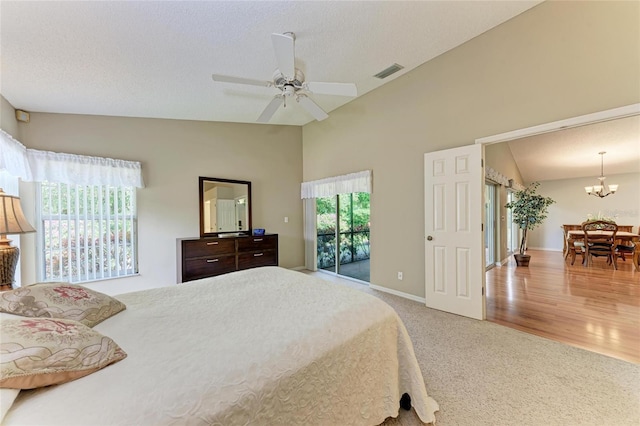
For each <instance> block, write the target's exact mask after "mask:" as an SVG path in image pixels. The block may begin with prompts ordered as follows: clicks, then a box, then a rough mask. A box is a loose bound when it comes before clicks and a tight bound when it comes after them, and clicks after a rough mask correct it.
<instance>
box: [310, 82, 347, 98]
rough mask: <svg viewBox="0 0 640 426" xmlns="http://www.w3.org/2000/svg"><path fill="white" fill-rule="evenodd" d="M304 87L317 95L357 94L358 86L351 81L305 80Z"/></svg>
mask: <svg viewBox="0 0 640 426" xmlns="http://www.w3.org/2000/svg"><path fill="white" fill-rule="evenodd" d="M305 89H307V90H308V91H310V92H311V93H317V94H319V95H338V96H351V97H355V96H358V88H357V87H356V85H355V84H353V83H320V82H312V81H310V82H307V83H305Z"/></svg>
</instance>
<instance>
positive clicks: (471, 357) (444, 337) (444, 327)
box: [311, 273, 640, 426]
mask: <svg viewBox="0 0 640 426" xmlns="http://www.w3.org/2000/svg"><path fill="white" fill-rule="evenodd" d="M311 274H313V275H316V276H317V277H319V278H323V279H327V280H328V281H333V282H337V283H340V284H343V285H348V286H350V287H353V288H355V289H358V290H360V291H364V292H367V293H370V294H372V295H374V296H376V297H379V298H380V299H382V300H384V301H385V302H387V303H388V304H389V305H391V306H392V307H393V308H394V309H395V310H396V312H398V315H399V316H400V317H401V318H402V321H403V322H404V324H405V326H406V327H407V330H408V332H409V335H410V336H411V339H412V341H413V345H414V349H415V353H416V357H417V359H418V362H419V364H420V368H421V369H422V374H423V376H424V381H425V383H426V386H427V392H428V393H429V395H430V396H431V397H432V398H434V399H435V400H436V401H437V402H438V404H439V405H440V411H438V412H437V413H436V424H437V425H438V426H448V425H456V426H466V425H474V426H482V425H491V426H496V425H510V426H511V425H513V426H520V425H522V426H525V425H536V426H540V425H559V426H560V425H562V426H573V425H599V426H602V425H607V426H624V425H635V426H637V425H640V365H636V364H632V363H629V362H625V361H621V360H618V359H615V358H610V357H607V356H604V355H600V354H596V353H594V352H589V351H586V350H583V349H579V348H575V347H572V346H568V345H565V344H562V343H558V342H555V341H552V340H548V339H544V338H542V337H538V336H534V335H530V334H526V333H523V332H520V331H517V330H513V329H510V328H507V327H503V326H500V325H497V324H493V323H490V322H487V321H476V320H473V319H469V318H465V317H460V316H457V315H453V314H448V313H446V312H441V311H437V310H433V309H429V308H427V307H425V306H424V305H423V304H421V303H418V302H414V301H412V300H408V299H404V298H401V297H398V296H394V295H391V294H387V293H383V292H380V291H376V290H373V289H371V288H369V287H368V286H366V285H362V284H359V283H356V282H352V281H349V280H343V279H339V278H334V277H333V276H331V275H327V274H323V273H311ZM420 424H422V423H421V422H420V420H419V419H418V417H417V416H416V415H415V413H414V412H413V410H411V411H403V410H400V415H399V416H398V418H396V419H392V418H389V419H387V421H385V422H384V426H391V425H393V426H397V425H420Z"/></svg>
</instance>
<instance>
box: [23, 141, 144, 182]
mask: <svg viewBox="0 0 640 426" xmlns="http://www.w3.org/2000/svg"><path fill="white" fill-rule="evenodd" d="M27 153H28V157H29V165H30V166H31V172H32V174H33V180H34V181H36V182H44V181H48V182H57V183H67V184H74V185H110V186H117V187H136V188H143V187H144V183H143V181H142V167H141V165H140V163H139V162H137V161H125V160H115V159H112V158H102V157H90V156H87V155H74V154H64V153H58V152H49V151H38V150H35V149H29V150H27Z"/></svg>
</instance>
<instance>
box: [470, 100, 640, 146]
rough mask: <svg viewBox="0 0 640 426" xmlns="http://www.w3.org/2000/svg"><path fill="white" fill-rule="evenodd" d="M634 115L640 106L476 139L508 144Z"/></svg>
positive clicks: (635, 105)
mask: <svg viewBox="0 0 640 426" xmlns="http://www.w3.org/2000/svg"><path fill="white" fill-rule="evenodd" d="M633 115H640V104H633V105H627V106H623V107H620V108H613V109H609V110H606V111H600V112H594V113H592V114H586V115H581V116H578V117H573V118H567V119H564V120H559V121H553V122H551V123H546V124H540V125H538V126H533V127H527V128H524V129H518V130H513V131H511V132H506V133H500V134H497V135H492V136H486V137H483V138H479V139H476V143H480V144H494V143H500V142H507V141H511V140H514V139H520V138H525V137H528V136H534V135H540V134H542V133H549V132H555V131H556V130H563V129H568V128H571V127H578V126H584V125H585V124H592V123H598V122H600V121H608V120H614V119H617V118H623V117H630V116H633Z"/></svg>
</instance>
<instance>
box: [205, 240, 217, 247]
mask: <svg viewBox="0 0 640 426" xmlns="http://www.w3.org/2000/svg"><path fill="white" fill-rule="evenodd" d="M217 244H218V242H217V241H215V242H213V243H207V245H208V246H215V245H217Z"/></svg>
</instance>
